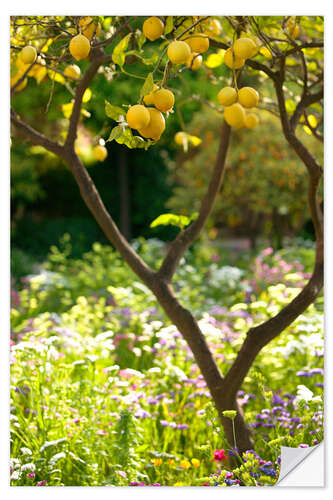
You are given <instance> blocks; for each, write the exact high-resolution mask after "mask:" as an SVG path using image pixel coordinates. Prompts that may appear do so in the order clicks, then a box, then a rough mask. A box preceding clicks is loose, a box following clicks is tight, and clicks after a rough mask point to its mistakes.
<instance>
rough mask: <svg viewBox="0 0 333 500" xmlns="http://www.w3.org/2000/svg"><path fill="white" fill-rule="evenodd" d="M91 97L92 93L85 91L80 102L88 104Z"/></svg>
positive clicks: (88, 90)
mask: <svg viewBox="0 0 333 500" xmlns="http://www.w3.org/2000/svg"><path fill="white" fill-rule="evenodd" d="M91 96H92V92H91V90H90V89H86V90H85V91H84V94H83V97H82V102H89V101H90V99H91Z"/></svg>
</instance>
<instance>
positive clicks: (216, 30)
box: [205, 19, 222, 36]
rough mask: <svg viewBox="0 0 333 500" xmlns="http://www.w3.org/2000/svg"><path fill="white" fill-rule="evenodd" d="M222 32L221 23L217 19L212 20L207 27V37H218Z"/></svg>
mask: <svg viewBox="0 0 333 500" xmlns="http://www.w3.org/2000/svg"><path fill="white" fill-rule="evenodd" d="M221 31H222V26H221V23H220V21H218V20H217V19H211V20H210V22H209V23H208V24H207V25H206V26H205V33H206V35H208V36H209V35H212V36H218V35H219V34H220V33H221Z"/></svg>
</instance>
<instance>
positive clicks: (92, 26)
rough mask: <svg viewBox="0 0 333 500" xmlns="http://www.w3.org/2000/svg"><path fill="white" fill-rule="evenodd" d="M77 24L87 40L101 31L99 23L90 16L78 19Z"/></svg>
mask: <svg viewBox="0 0 333 500" xmlns="http://www.w3.org/2000/svg"><path fill="white" fill-rule="evenodd" d="M79 26H80V28H81V32H82V35H84V36H85V37H86V38H88V40H91V39H92V37H93V36H95V37H98V35H99V34H100V32H101V24H100V23H97V22H96V21H94V20H93V18H92V17H90V16H87V17H83V18H82V19H80V21H79Z"/></svg>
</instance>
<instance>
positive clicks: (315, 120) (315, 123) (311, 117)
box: [308, 115, 318, 128]
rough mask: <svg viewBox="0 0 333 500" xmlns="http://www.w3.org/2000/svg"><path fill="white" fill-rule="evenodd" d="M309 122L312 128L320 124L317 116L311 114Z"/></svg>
mask: <svg viewBox="0 0 333 500" xmlns="http://www.w3.org/2000/svg"><path fill="white" fill-rule="evenodd" d="M308 122H309V124H310V126H311V127H312V128H316V126H317V125H318V122H317V118H316V117H315V115H309V116H308Z"/></svg>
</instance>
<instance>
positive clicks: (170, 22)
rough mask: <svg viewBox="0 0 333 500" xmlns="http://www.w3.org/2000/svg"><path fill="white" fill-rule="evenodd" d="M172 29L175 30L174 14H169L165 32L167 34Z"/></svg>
mask: <svg viewBox="0 0 333 500" xmlns="http://www.w3.org/2000/svg"><path fill="white" fill-rule="evenodd" d="M172 30H173V16H168V17H167V20H166V23H165V28H164V34H165V35H167V34H168V33H170V32H171V31H172Z"/></svg>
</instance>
